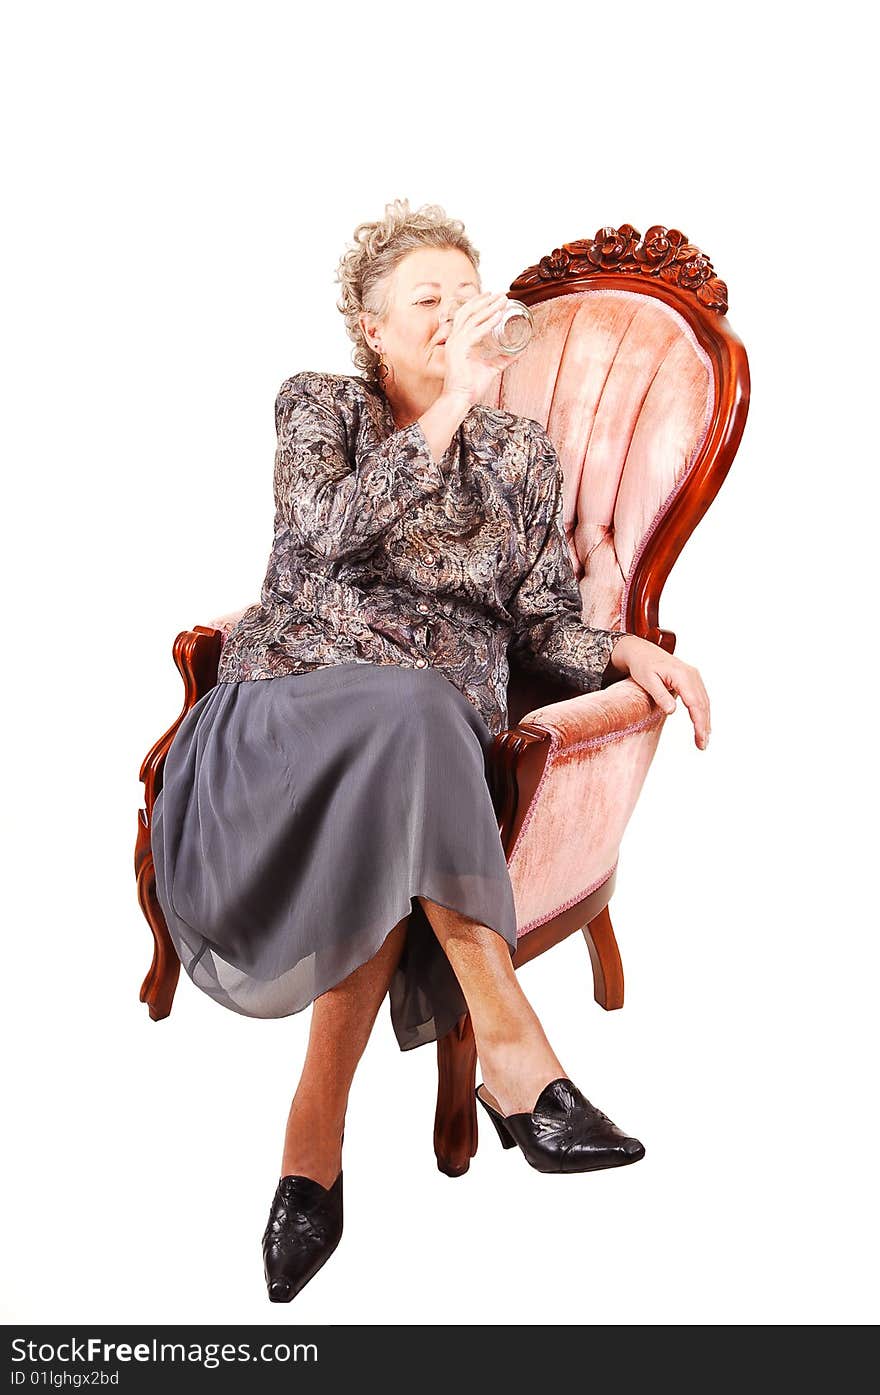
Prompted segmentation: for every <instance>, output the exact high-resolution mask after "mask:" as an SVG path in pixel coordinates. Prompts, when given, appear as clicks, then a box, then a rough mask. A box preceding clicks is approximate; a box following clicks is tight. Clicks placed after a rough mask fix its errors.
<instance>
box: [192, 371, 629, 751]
mask: <svg viewBox="0 0 880 1395" xmlns="http://www.w3.org/2000/svg"><path fill="white" fill-rule="evenodd" d="M275 425H276V430H277V436H278V445H277V450H276V453H275V468H274V493H275V522H274V540H273V543H272V550H271V553H270V556H269V564H268V567H267V569H266V576H265V580H264V582H263V586H262V590H261V592H260V601H259V603H258V604H255V605H252V606H250V607H249V608H248V609H247V610H246V611H245V612H244V614H243V615H242V616H241V617H240V619H239V620H238V621H237V623H236V624H235V625H234V626H233V627H232V629H231V630H230V632H229V634H228V635H227V637H226V640H225V642H224V645H223V648H222V649H221V653H220V666H219V671H218V676H217V678H218V682H220V683H237V682H242V681H245V680H252V679H265V678H275V677H278V676H279V675H282V674H290V673H305V672H307V671H309V670H312V669H316V668H325V667H327V666H328V665H331V664H342V663H350V662H352V661H354V662H357V663H380V664H382V663H387V664H399V665H402V666H404V667H406V668H427V667H428V665H431V666H432V667H434V668H435V669H438V670H439V671H440V672H441V673H442V674H444V675H445V676H446V677H447V678H448V679H449V680H450V681H451V682H452V683H454V684H455V685H456V687H458V688H459V689H460V691H461V692H462V693H463V694H464V696H465V697H466V698H467V699H468V700H469V701H470V702H471V703H473V705H474V706H475V707H476V709H477V711H478V712H479V713H480V715H481V716H482V717H483V719H484V721H485V722H486V724H487V726H488V727H489V729H490V731H492V732H493V734H495V735H497V734H498V733H499V732H501V731H503V730H504V729H505V727H506V725H507V682H508V678H509V675H510V670H509V667H508V655H509V654H512V655H515V656H516V659H517V661H518V662H519V663H520V664H521V665H522V666H523V667H524V668H529V669H533V670H537V671H539V672H544V673H547V674H550V675H552V676H553V677H556V678H563V679H564V680H566V681H567V682H569V683H572V684H573V685H574V686H575V687H576V688H577V689H578V690H579V691H581V692H592V691H595V690H596V689H598V688H599V687H601V685H602V680H603V677H604V674H605V670H606V668H607V665H608V662H609V659H610V656H611V650H612V649H613V647H614V645H615V643H616V642H617V640H618V639H619V638H620V637H621V636H622V635H623V634H624V633H625V631H623V630H596V629H590V628H588V627H587V626H586V625H585V624H584V622H583V620H582V618H581V615H582V602H581V595H580V591H579V588H578V584H577V581H576V579H575V575H574V570H573V567H572V562H571V557H570V554H569V551H568V542H567V540H566V537H565V533H564V530H563V522H562V485H563V475H562V467H561V465H560V464H559V460H558V457H557V455H556V450H555V447H554V446H553V443H552V442H551V440H550V438H549V437H548V435H547V433H546V431H545V430H544V428H543V427H542V426H541V425H540V424H539V423H538V422H537V421H533V420H532V419H531V418H529V417H520V416H515V415H514V414H513V413H512V412H506V411H502V410H500V409H498V408H493V407H486V406H482V405H479V404H478V405H475V406H473V407H471V409H470V411H469V412H468V414H467V416H466V417H465V418H464V420H463V421H462V423H461V425H460V427H459V428H458V430H457V431H456V433H455V434H454V435H453V437H452V440H451V441H450V444H449V447H448V448H447V450H446V451H445V453H444V455H443V458H442V459H441V461H440V462H439V464H438V463H437V462H435V461H434V459H433V457H432V455H431V452H430V449H429V446H428V442H427V440H426V438H425V435H424V433H423V431H422V428H421V426H420V425H419V423H418V422H417V421H415V422H413V423H412V424H411V425H410V426H406V427H403V428H398V427H397V424H396V422H395V420H394V416H393V414H392V410H391V404H390V403H389V401H388V399H387V397H386V396H385V394H384V392H383V391H382V390H381V388H380V387H378V386H376V385H374V384H372V383H370V382H368V381H367V380H366V379H364V378H361V377H354V376H349V375H344V374H337V373H315V372H303V373H297V374H295V375H294V376H293V377H291V378H287V379H285V381H284V382H283V383H282V385H281V387H280V389H279V392H278V395H277V398H276V401H275Z"/></svg>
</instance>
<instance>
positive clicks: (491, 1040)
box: [418, 896, 568, 1114]
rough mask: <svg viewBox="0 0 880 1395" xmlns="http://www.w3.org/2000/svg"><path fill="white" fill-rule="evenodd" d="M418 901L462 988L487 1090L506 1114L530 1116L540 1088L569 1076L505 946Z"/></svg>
mask: <svg viewBox="0 0 880 1395" xmlns="http://www.w3.org/2000/svg"><path fill="white" fill-rule="evenodd" d="M418 900H419V901H420V902H421V903H422V906H423V907H424V910H425V915H426V916H427V917H428V919H429V921H430V922H431V928H432V929H433V931H434V934H435V935H436V936H437V939H438V940H439V941H440V944H441V945H442V946H443V950H444V953H445V954H446V957H447V958H448V960H449V962H450V964H451V965H452V967H453V969H454V970H455V976H456V978H457V979H458V981H459V983H460V984H461V991H462V993H463V994H464V997H465V1002H466V1003H467V1005H468V1012H469V1013H470V1017H471V1023H472V1025H473V1029H474V1040H475V1042H476V1047H477V1055H478V1056H479V1058H480V1067H481V1069H482V1073H483V1083H484V1084H485V1086H486V1089H487V1090H488V1091H489V1093H490V1094H492V1095H494V1097H495V1099H496V1100H497V1101H498V1104H499V1106H500V1107H501V1110H502V1112H503V1113H504V1114H519V1113H522V1112H523V1111H530V1110H532V1109H533V1108H534V1105H535V1101H536V1099H537V1098H538V1096H539V1094H540V1093H541V1091H542V1090H543V1088H544V1086H545V1085H548V1084H549V1083H550V1081H551V1080H557V1079H558V1078H559V1076H561V1075H567V1074H568V1072H567V1071H566V1070H565V1069H564V1067H563V1066H562V1064H561V1062H560V1061H559V1058H558V1057H557V1056H556V1054H555V1052H554V1051H553V1048H552V1047H551V1045H550V1043H549V1041H548V1040H547V1038H546V1036H545V1035H544V1029H543V1027H542V1026H541V1023H540V1022H539V1020H538V1017H537V1014H536V1013H535V1010H534V1008H533V1007H532V1005H531V1003H530V1002H529V1000H528V998H527V997H526V995H525V993H524V992H523V990H522V988H521V986H520V982H519V979H518V977H517V974H516V970H515V969H514V967H513V964H512V963H511V959H510V949H509V947H508V945H507V941H506V940H505V939H503V937H502V936H501V935H499V934H498V933H497V931H495V930H492V929H491V928H490V927H489V926H488V925H480V924H479V922H478V921H476V920H471V919H470V918H469V917H468V916H463V915H460V914H459V912H458V911H451V910H448V909H447V907H446V906H440V905H438V904H437V902H436V901H429V900H428V899H427V898H426V897H424V896H419V897H418Z"/></svg>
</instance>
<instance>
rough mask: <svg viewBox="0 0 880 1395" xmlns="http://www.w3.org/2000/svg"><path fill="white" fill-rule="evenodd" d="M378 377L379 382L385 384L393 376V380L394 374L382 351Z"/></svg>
mask: <svg viewBox="0 0 880 1395" xmlns="http://www.w3.org/2000/svg"><path fill="white" fill-rule="evenodd" d="M378 377H379V382H380V383H383V384H384V383H385V381H386V380H387V379H388V378H389V377H391V379H392V381H393V374H392V372H391V369H390V368H389V367H388V364H387V363H386V362H385V359H384V358H383V356H382V353H381V351H380V353H379V368H378Z"/></svg>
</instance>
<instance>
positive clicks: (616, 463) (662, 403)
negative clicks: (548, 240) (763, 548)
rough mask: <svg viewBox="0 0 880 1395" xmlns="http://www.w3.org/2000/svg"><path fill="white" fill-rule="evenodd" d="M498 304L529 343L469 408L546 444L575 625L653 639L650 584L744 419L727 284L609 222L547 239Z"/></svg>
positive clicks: (662, 575) (661, 243) (654, 604)
mask: <svg viewBox="0 0 880 1395" xmlns="http://www.w3.org/2000/svg"><path fill="white" fill-rule="evenodd" d="M508 295H509V296H510V297H511V298H513V299H517V300H521V301H523V302H524V303H525V304H527V305H528V306H529V308H530V310H531V312H532V315H533V318H534V322H535V335H534V338H533V340H532V342H531V344H530V345H529V347H528V349H527V350H526V351H525V352H524V353H523V355H522V358H521V359H519V360H514V361H512V363H511V366H510V367H509V368H507V369H505V371H504V373H503V374H502V375H501V377H500V378H499V379H498V382H497V384H496V387H495V389H494V392H493V394H492V395H490V396H487V397H486V398H484V399H483V400H484V402H485V403H486V404H487V405H490V406H500V407H503V408H504V409H505V410H507V411H511V412H515V413H517V414H518V415H520V416H527V417H532V418H534V420H536V421H539V422H540V423H541V425H542V426H544V428H545V429H546V431H547V433H548V435H549V436H550V439H551V440H552V441H553V444H554V445H555V447H556V450H557V453H558V455H559V459H560V463H561V465H562V469H563V473H564V476H565V502H564V521H565V529H566V534H567V536H568V541H569V550H570V552H571V558H572V563H573V566H574V570H575V575H576V576H577V578H578V581H579V583H580V586H581V592H582V595H583V599H584V610H583V618H584V620H585V622H586V623H587V624H593V625H597V626H601V627H604V628H615V629H626V630H629V631H632V632H634V633H637V634H642V635H645V636H646V637H648V638H650V639H652V640H654V642H655V643H661V642H663V641H664V634H663V632H662V631H660V630H659V628H658V626H657V609H658V603H659V597H660V591H661V590H662V586H663V583H664V581H665V580H666V576H667V575H668V574H669V571H670V570H671V568H672V565H673V563H674V561H675V558H676V557H677V556H678V554H679V553H680V551H681V548H682V547H683V545H684V543H685V541H686V540H687V538H688V537H689V536H690V533H691V532H692V531H693V528H694V527H695V526H696V523H697V522H698V521H699V519H700V518H701V517H702V515H703V514H704V513H705V511H706V509H707V508H708V507H709V504H710V503H711V501H712V499H713V498H714V496H715V494H716V493H717V491H718V489H719V488H720V486H721V483H722V482H723V479H724V476H725V475H726V473H727V470H728V469H729V467H730V464H731V463H732V461H733V457H734V455H735V453H736V448H737V446H738V444H739V440H740V437H741V435H742V431H743V427H744V425H745V418H746V414H747V411H748V399H749V373H748V360H747V357H746V354H745V350H744V348H743V346H742V344H741V342H740V340H739V339H738V338H737V336H736V335H735V334H734V333H733V331H732V330H731V328H730V326H729V324H728V323H727V320H726V318H725V312H726V310H727V288H726V286H725V285H724V283H723V282H722V281H720V280H718V278H717V277H716V276H715V274H714V272H713V270H712V266H711V263H710V262H709V260H708V258H707V257H706V256H705V255H704V254H703V253H702V252H701V251H700V250H699V248H697V247H694V246H693V245H692V244H690V243H688V241H687V239H686V238H685V237H684V235H683V234H682V233H680V232H677V231H675V230H670V229H666V228H659V227H654V228H651V229H649V231H648V233H647V234H646V236H645V237H644V238H642V237H641V235H640V234H639V233H638V232H637V231H636V230H635V229H634V228H632V227H630V226H628V225H625V226H624V227H622V228H619V229H616V228H602V229H600V230H599V232H598V233H597V234H596V237H595V238H593V239H589V238H588V239H585V240H582V241H578V242H572V243H566V244H563V246H562V247H561V248H557V249H556V250H555V251H554V252H553V253H552V254H551V255H549V256H546V257H543V258H542V259H541V261H540V262H538V263H537V264H536V265H535V266H532V267H529V268H528V269H527V270H526V271H524V272H523V273H522V274H521V275H520V276H518V277H517V278H516V280H515V281H514V282H513V283H512V284H511V287H510V290H509V291H508ZM665 639H666V647H667V648H671V647H672V646H673V645H674V640H675V636H674V635H673V634H671V633H668V634H667V635H666V636H665Z"/></svg>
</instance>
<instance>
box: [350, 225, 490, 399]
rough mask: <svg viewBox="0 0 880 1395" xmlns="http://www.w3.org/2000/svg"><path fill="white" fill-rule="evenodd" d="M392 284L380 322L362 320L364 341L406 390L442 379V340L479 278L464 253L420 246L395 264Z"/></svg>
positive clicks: (476, 291) (368, 318)
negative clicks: (385, 310)
mask: <svg viewBox="0 0 880 1395" xmlns="http://www.w3.org/2000/svg"><path fill="white" fill-rule="evenodd" d="M389 280H390V287H389V289H390V308H389V310H388V314H387V315H386V317H385V319H384V320H376V319H374V318H373V317H372V316H370V315H362V316H361V327H362V328H363V329H364V330H365V332H366V334H367V342H368V343H369V345H370V347H371V348H373V349H375V350H376V351H377V352H378V351H379V350H380V349H381V353H382V355H383V356H384V359H385V362H386V363H387V364H388V367H389V368H390V369H391V370H392V372H393V374H394V379H395V381H396V382H397V383H399V384H401V385H402V386H405V387H407V388H410V389H412V388H414V387H417V385H418V384H419V383H423V382H425V381H430V382H432V383H437V384H440V385H442V383H443V380H444V378H445V375H446V363H445V359H446V350H445V348H444V346H443V344H442V343H440V342H439V341H440V340H442V339H445V337H446V335H447V333H448V330H449V321H450V320H451V318H452V315H453V314H454V312H455V310H456V309H457V307H458V305H459V304H460V303H461V301H463V300H469V299H470V297H471V296H474V295H479V292H480V277H479V273H478V272H477V271H476V270H475V268H474V265H473V262H472V261H471V259H470V257H469V256H468V255H467V253H465V252H462V251H460V250H459V248H457V247H418V248H416V249H415V251H413V252H409V253H408V254H407V256H405V257H404V259H403V261H401V262H399V263H398V265H397V267H396V268H395V270H394V272H393V273H392V275H391V277H390V278H389Z"/></svg>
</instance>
